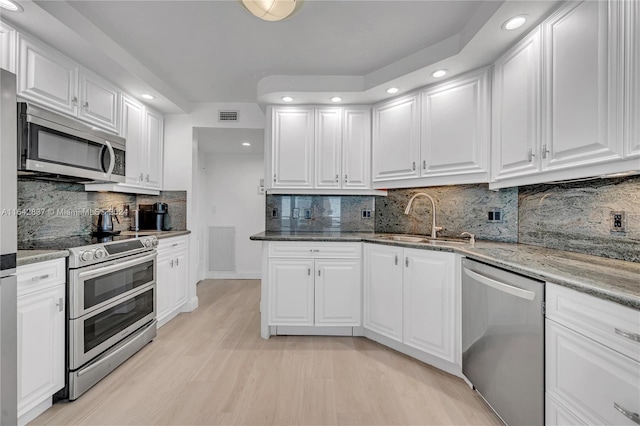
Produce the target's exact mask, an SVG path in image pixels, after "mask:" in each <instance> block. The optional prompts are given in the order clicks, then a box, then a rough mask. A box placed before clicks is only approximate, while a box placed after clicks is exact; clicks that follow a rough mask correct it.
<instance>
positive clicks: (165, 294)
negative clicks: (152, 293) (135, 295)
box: [156, 236, 189, 327]
mask: <svg viewBox="0 0 640 426" xmlns="http://www.w3.org/2000/svg"><path fill="white" fill-rule="evenodd" d="M188 241H189V238H188V237H187V236H180V237H173V238H167V239H161V240H159V244H158V263H157V264H158V268H157V277H156V312H157V320H158V327H161V326H163V325H164V324H166V323H167V322H169V321H170V320H171V319H173V318H174V317H175V316H176V315H178V314H179V313H180V312H182V309H183V307H184V305H185V304H186V303H187V284H188V282H189V266H188V263H189V249H188Z"/></svg>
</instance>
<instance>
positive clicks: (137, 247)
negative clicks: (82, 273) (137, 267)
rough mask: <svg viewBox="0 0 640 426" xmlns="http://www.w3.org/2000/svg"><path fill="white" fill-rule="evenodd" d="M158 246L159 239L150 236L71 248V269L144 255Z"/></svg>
mask: <svg viewBox="0 0 640 426" xmlns="http://www.w3.org/2000/svg"><path fill="white" fill-rule="evenodd" d="M157 246H158V238H157V237H155V236H148V237H138V238H130V239H125V240H121V241H109V242H104V243H99V244H91V245H87V246H83V247H74V248H70V249H69V268H80V267H83V266H89V265H94V264H96V263H101V262H106V261H109V260H113V259H118V258H121V257H125V256H130V255H132V254H137V253H143V252H146V251H151V250H154V249H155V248H156V247H157Z"/></svg>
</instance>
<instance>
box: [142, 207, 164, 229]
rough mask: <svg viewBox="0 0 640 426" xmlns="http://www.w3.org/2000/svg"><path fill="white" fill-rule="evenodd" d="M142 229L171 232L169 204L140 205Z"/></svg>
mask: <svg viewBox="0 0 640 426" xmlns="http://www.w3.org/2000/svg"><path fill="white" fill-rule="evenodd" d="M138 208H139V209H140V229H146V230H154V231H169V230H171V225H170V224H169V206H168V205H167V203H154V204H140V205H139V206H138Z"/></svg>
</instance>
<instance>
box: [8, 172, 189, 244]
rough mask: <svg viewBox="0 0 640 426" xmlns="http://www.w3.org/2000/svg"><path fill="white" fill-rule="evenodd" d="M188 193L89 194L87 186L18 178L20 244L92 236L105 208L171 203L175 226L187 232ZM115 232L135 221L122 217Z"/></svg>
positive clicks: (171, 217) (171, 215)
mask: <svg viewBox="0 0 640 426" xmlns="http://www.w3.org/2000/svg"><path fill="white" fill-rule="evenodd" d="M186 198H187V195H186V191H163V192H161V193H160V195H159V196H155V197H154V196H147V195H144V196H142V195H138V196H136V195H134V194H121V193H114V192H85V190H84V185H80V184H75V183H61V182H55V181H44V180H35V179H28V178H20V179H18V211H20V212H24V213H25V214H21V215H19V216H18V241H27V240H33V239H41V238H56V237H62V236H69V235H82V234H89V233H91V231H92V230H94V226H93V224H94V223H95V221H96V214H97V213H98V212H99V211H102V210H105V209H114V210H115V211H117V212H121V211H122V209H123V206H125V205H128V206H129V208H130V209H131V210H133V209H135V208H136V207H137V205H138V204H151V203H156V202H165V203H168V204H169V216H170V220H171V226H172V228H173V229H176V230H183V229H187V223H186ZM118 218H119V220H120V223H117V222H115V221H114V229H115V230H121V231H124V230H128V229H129V227H130V226H131V218H130V217H124V216H122V215H119V216H118Z"/></svg>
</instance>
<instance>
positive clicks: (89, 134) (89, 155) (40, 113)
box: [18, 102, 126, 183]
mask: <svg viewBox="0 0 640 426" xmlns="http://www.w3.org/2000/svg"><path fill="white" fill-rule="evenodd" d="M125 143H126V141H125V139H124V138H121V137H119V136H116V135H113V134H110V133H107V132H103V131H102V130H98V129H96V128H93V127H90V126H88V125H87V124H84V123H82V122H80V121H78V120H74V119H73V118H70V117H65V116H63V115H60V114H58V113H55V112H51V111H48V110H45V109H43V108H40V107H38V106H35V105H32V104H30V103H26V102H18V157H19V158H18V172H19V174H20V175H30V176H34V177H38V178H43V179H52V180H61V181H68V182H84V183H86V182H115V183H117V182H124V181H125Z"/></svg>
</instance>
